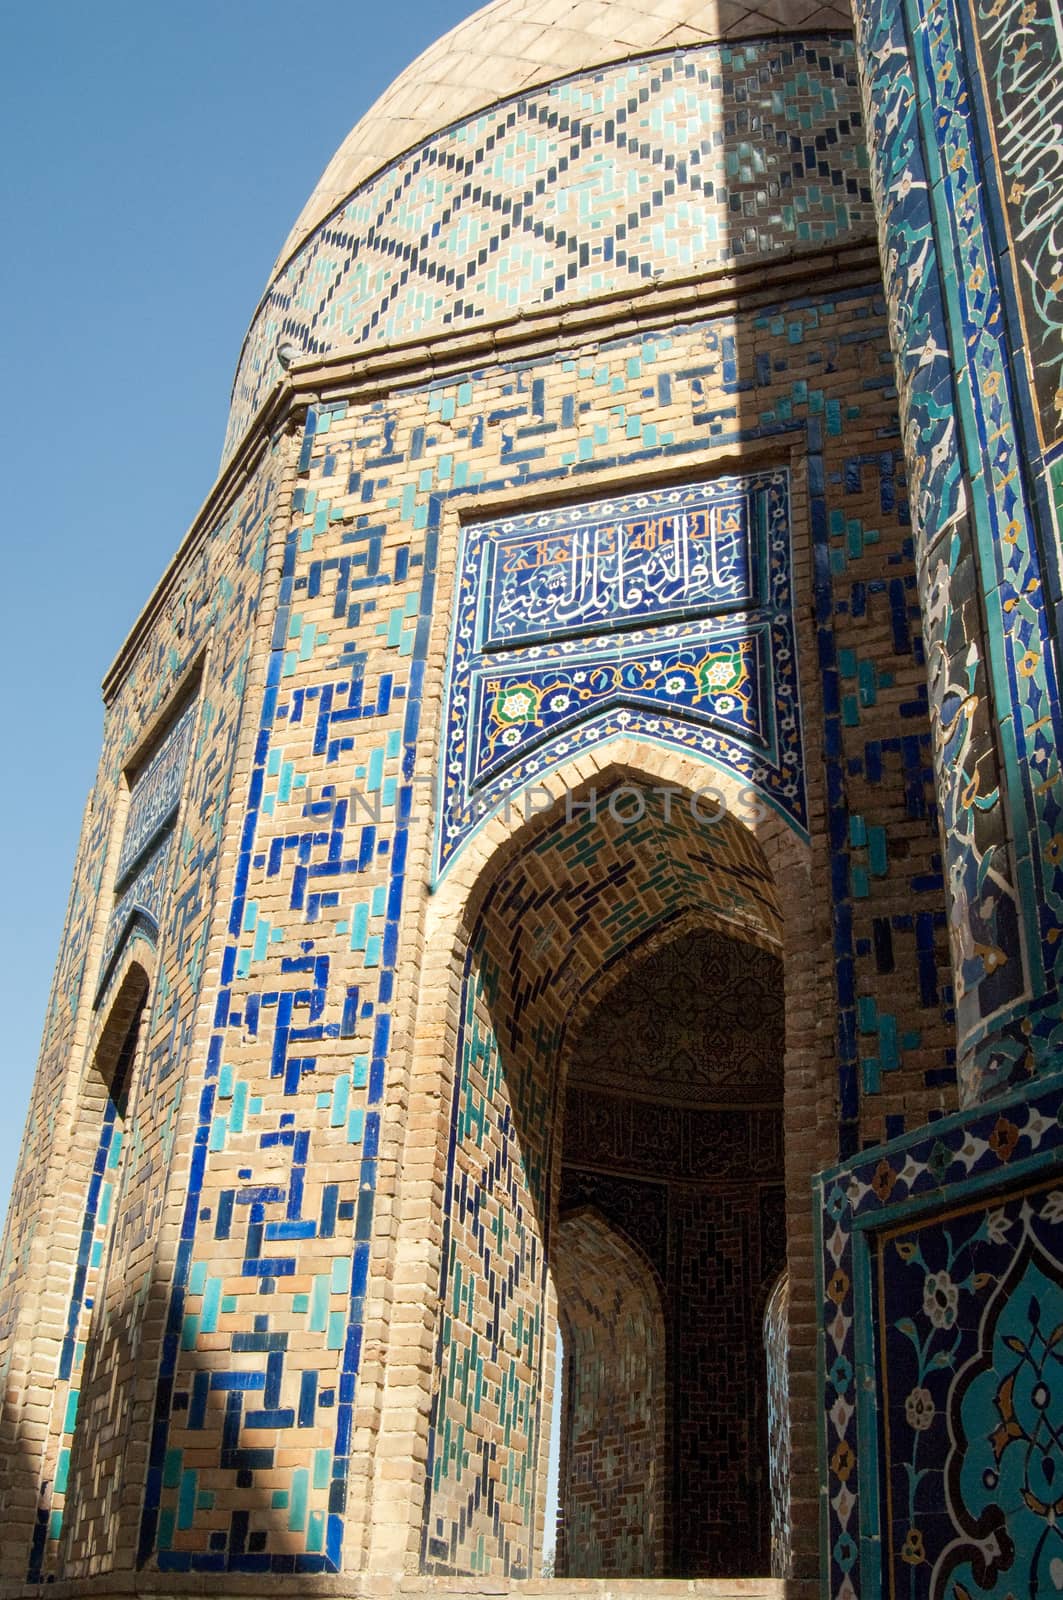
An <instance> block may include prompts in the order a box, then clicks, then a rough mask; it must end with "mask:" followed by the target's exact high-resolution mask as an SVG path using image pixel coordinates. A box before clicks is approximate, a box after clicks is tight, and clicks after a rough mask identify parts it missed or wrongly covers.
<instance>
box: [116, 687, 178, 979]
mask: <svg viewBox="0 0 1063 1600" xmlns="http://www.w3.org/2000/svg"><path fill="white" fill-rule="evenodd" d="M196 712H197V707H196V705H195V703H194V702H193V704H192V705H190V706H188V707H187V708H186V710H185V711H183V712H182V714H181V715H180V717H179V718H178V719H177V721H176V722H175V723H174V725H173V727H172V728H170V729H169V730H168V731H167V733H166V736H165V738H164V739H163V741H162V744H161V745H160V747H159V749H158V750H157V751H156V752H155V754H154V755H153V756H152V758H151V760H150V761H149V763H148V765H147V766H146V767H145V768H144V770H143V771H142V772H138V773H137V775H136V776H135V778H134V779H133V781H132V784H131V786H130V791H129V811H128V814H127V817H126V826H125V832H124V834H123V835H122V848H121V850H120V851H119V852H118V865H117V868H116V869H115V888H116V892H117V896H118V898H117V901H116V904H115V907H114V910H113V911H112V912H111V920H110V923H109V924H108V927H107V935H106V939H105V941H104V947H103V959H102V962H101V977H100V989H101V990H102V989H103V988H104V987H105V986H106V983H107V979H108V977H109V976H110V972H111V966H112V963H113V961H114V959H115V958H116V956H117V955H118V952H119V949H120V947H121V944H122V942H123V941H124V939H125V938H126V936H127V934H128V932H129V931H130V928H131V927H132V926H133V924H134V923H136V925H137V926H139V927H141V928H142V929H143V931H144V932H145V933H146V935H147V937H148V938H149V940H151V941H152V943H154V942H155V939H156V937H157V935H158V929H159V920H160V918H161V916H162V903H163V895H164V894H165V892H166V878H167V867H168V865H169V857H170V835H171V832H172V823H173V821H174V819H175V817H176V815H177V808H178V805H179V803H180V799H181V785H182V783H183V781H184V775H185V765H186V763H187V761H188V752H189V750H190V748H191V745H192V734H193V731H194V729H195V723H196Z"/></svg>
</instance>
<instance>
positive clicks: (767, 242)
mask: <svg viewBox="0 0 1063 1600" xmlns="http://www.w3.org/2000/svg"><path fill="white" fill-rule="evenodd" d="M866 167H867V155H866V152H865V150H864V146H863V140H862V137H861V113H860V100H859V94H858V91H857V85H856V72H855V62H854V54H853V45H852V41H851V40H850V39H848V38H845V37H838V36H824V37H820V38H816V39H810V40H808V41H799V40H796V39H771V40H767V41H746V40H744V41H743V42H742V43H741V45H738V46H735V45H716V44H714V45H707V46H704V47H703V48H700V49H693V50H679V51H676V52H674V53H667V54H661V55H657V56H653V57H651V58H650V59H648V60H643V61H626V62H622V63H620V64H618V65H616V66H610V67H607V68H604V69H603V70H602V71H600V72H596V73H593V74H590V73H587V74H583V75H582V76H579V77H575V78H569V79H566V80H565V81H563V82H561V83H554V84H547V85H544V86H542V87H539V88H536V89H534V90H533V91H531V92H529V93H528V94H526V95H521V96H519V97H516V98H514V99H511V100H506V101H503V102H501V103H500V104H498V105H496V106H492V107H490V108H489V109H488V110H486V111H483V112H480V113H478V114H477V115H476V116H475V117H473V118H471V119H469V120H468V121H466V122H463V123H459V124H458V125H457V126H455V127H452V128H448V129H445V130H444V131H443V132H441V133H438V134H436V135H434V136H433V137H432V138H430V139H428V140H426V141H425V143H424V144H422V145H421V146H419V147H418V148H417V149H415V150H413V151H410V152H408V153H407V154H406V155H404V156H403V157H402V158H401V159H400V160H399V161H398V162H396V163H394V164H393V165H392V166H390V167H387V168H385V169H384V171H382V172H381V173H379V174H378V175H377V176H376V177H374V178H371V179H370V180H369V181H368V182H367V183H366V184H364V185H363V186H362V188H361V189H360V190H358V191H357V192H356V193H355V194H353V195H352V196H351V197H350V199H349V200H347V201H345V202H344V203H343V205H342V206H340V207H339V209H338V210H337V211H336V212H334V213H333V215H332V216H330V217H328V218H327V219H326V220H325V221H324V222H323V223H322V224H321V225H320V227H318V228H317V230H316V231H315V232H314V233H313V234H312V235H311V236H310V238H309V239H308V240H307V241H306V243H305V244H304V245H303V246H302V247H301V249H300V250H298V251H297V253H296V254H295V255H294V256H293V257H292V259H291V260H290V261H289V262H288V263H287V264H286V266H285V267H284V268H283V270H282V272H281V273H280V275H279V276H278V278H277V280H276V281H275V282H274V283H273V284H272V285H271V287H270V288H269V290H268V291H267V293H266V296H265V298H264V300H263V301H262V304H261V306H260V307H259V310H258V313H257V315H256V317H255V320H254V322H253V324H252V326H251V329H250V331H249V333H248V335H247V339H246V341H245V344H244V349H243V352H242V355H241V359H240V367H239V371H238V373H237V376H236V382H235V385H234V389H233V396H234V399H233V411H232V415H231V417H230V422H229V432H228V437H227V440H226V454H228V453H229V451H231V450H232V449H233V448H234V447H235V445H236V442H237V440H238V439H239V438H240V436H241V434H242V432H243V430H244V428H245V426H246V425H247V422H248V421H249V419H250V418H251V416H253V414H254V412H255V410H256V409H257V407H258V405H259V404H260V403H261V401H262V400H263V399H264V398H265V395H266V393H267V392H268V390H269V388H270V386H271V384H273V383H274V382H275V381H276V380H277V378H278V377H280V375H281V368H280V366H279V364H278V361H277V354H276V347H277V344H278V343H279V342H283V341H289V342H291V343H294V344H295V345H296V346H297V347H298V348H299V350H301V351H305V352H306V353H307V354H322V353H324V352H326V351H329V350H336V349H339V348H342V347H344V346H354V345H359V344H378V343H379V344H386V343H388V342H391V341H395V340H403V339H409V338H412V337H413V336H415V335H416V334H418V333H420V332H422V331H424V330H425V329H428V328H439V327H446V326H461V325H462V324H467V323H469V322H471V321H476V320H481V319H499V318H506V319H508V318H510V317H512V316H513V315H514V314H516V313H518V312H520V311H523V310H526V309H527V308H528V307H529V306H532V305H548V304H550V303H551V302H554V301H557V300H560V299H578V298H586V297H587V296H590V295H598V294H602V293H605V292H608V291H609V290H612V289H622V288H626V287H630V286H632V285H636V284H638V283H643V282H652V281H653V279H654V278H655V277H659V276H660V275H661V274H662V273H663V274H668V275H669V276H675V277H682V276H685V275H689V274H691V273H699V272H709V271H711V270H712V269H713V268H718V267H725V266H728V265H730V264H732V263H734V262H746V261H750V260H756V259H758V258H760V257H764V256H767V255H770V254H771V253H772V252H774V251H781V250H790V249H802V248H808V247H810V246H815V245H823V244H828V243H832V242H834V241H836V240H842V239H846V238H849V237H852V236H853V235H858V234H860V233H866V232H870V230H871V229H872V227H873V225H874V218H873V212H872V208H871V195H870V192H869V189H868V186H867V178H866Z"/></svg>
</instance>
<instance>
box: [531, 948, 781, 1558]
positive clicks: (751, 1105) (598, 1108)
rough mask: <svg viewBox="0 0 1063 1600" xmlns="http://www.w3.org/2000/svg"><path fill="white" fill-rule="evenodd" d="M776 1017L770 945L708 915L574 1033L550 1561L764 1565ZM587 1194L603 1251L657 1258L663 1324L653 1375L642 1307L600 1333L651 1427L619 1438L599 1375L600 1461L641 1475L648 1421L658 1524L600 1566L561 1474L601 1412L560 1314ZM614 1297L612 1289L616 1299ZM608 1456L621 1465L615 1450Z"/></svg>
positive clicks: (776, 1155)
mask: <svg viewBox="0 0 1063 1600" xmlns="http://www.w3.org/2000/svg"><path fill="white" fill-rule="evenodd" d="M783 1031H784V1030H783V994H782V965H781V962H780V960H779V958H778V955H777V954H775V953H774V952H772V951H771V950H767V949H762V948H759V947H758V946H757V945H754V944H750V943H748V942H745V941H743V940H741V939H736V938H730V937H728V936H727V935H725V934H723V933H722V932H719V931H716V930H704V929H702V930H696V931H690V932H686V933H683V934H680V935H679V936H678V937H676V938H674V939H671V940H670V941H669V942H668V943H666V944H665V945H664V946H663V947H662V948H660V949H657V950H655V951H654V952H653V953H651V954H649V955H647V956H645V957H644V958H643V959H642V960H641V961H638V962H637V963H636V964H635V965H634V966H633V967H631V968H630V969H629V970H628V971H627V972H626V974H625V975H624V976H623V977H621V978H620V979H619V981H617V982H615V983H614V984H612V985H611V986H609V987H608V988H607V989H606V992H605V993H604V994H602V995H601V996H600V997H599V998H598V999H597V1001H596V1003H595V1004H594V1005H593V1007H592V1009H591V1010H590V1011H589V1013H588V1014H587V1016H586V1017H585V1019H584V1021H583V1022H582V1024H581V1025H580V1026H579V1028H578V1031H576V1033H575V1036H574V1038H573V1040H572V1043H571V1046H570V1049H569V1052H568V1062H567V1072H566V1090H565V1107H564V1132H563V1151H562V1175H561V1195H560V1226H559V1228H558V1230H557V1233H556V1235H555V1246H554V1249H553V1250H552V1252H551V1264H552V1266H553V1270H554V1280H555V1283H556V1285H557V1294H558V1315H559V1319H560V1323H561V1332H562V1339H563V1344H564V1351H565V1368H566V1378H565V1396H564V1404H565V1405H566V1407H567V1411H566V1412H565V1413H563V1419H562V1454H561V1462H562V1470H561V1477H560V1484H559V1504H560V1517H559V1528H560V1532H561V1537H560V1538H559V1541H558V1564H557V1572H558V1576H560V1577H577V1576H580V1577H582V1576H602V1577H619V1576H642V1577H650V1576H656V1575H659V1574H665V1575H668V1576H675V1577H738V1576H750V1575H753V1574H765V1573H768V1572H769V1571H770V1570H771V1569H772V1565H773V1563H772V1559H771V1538H770V1529H771V1473H770V1465H769V1440H768V1433H769V1428H768V1393H767V1389H768V1385H767V1370H766V1366H765V1359H764V1342H763V1333H762V1326H763V1318H764V1310H765V1304H766V1301H767V1298H768V1294H769V1291H770V1289H771V1286H772V1284H773V1283H774V1282H775V1281H776V1280H777V1278H778V1276H779V1273H780V1271H781V1269H782V1268H783V1266H784V1265H785V1259H786V1241H785V1223H784V1193H783V1186H782V1161H783V1154H782V1085H783V1072H782V1061H783ZM588 1207H590V1208H593V1212H592V1215H595V1216H597V1217H599V1218H601V1219H602V1221H601V1223H600V1224H599V1235H600V1237H601V1240H602V1249H601V1255H602V1258H603V1259H605V1258H606V1254H607V1251H606V1241H607V1240H609V1239H611V1240H613V1241H616V1242H615V1243H614V1244H613V1245H612V1251H613V1254H614V1255H615V1256H617V1257H618V1258H619V1257H620V1256H621V1254H622V1251H623V1249H624V1248H626V1250H627V1252H628V1254H629V1255H632V1254H633V1253H634V1252H635V1251H636V1250H637V1252H638V1253H639V1255H640V1256H641V1257H642V1259H643V1260H644V1261H645V1262H647V1263H648V1266H649V1270H648V1271H647V1270H645V1269H644V1272H643V1277H644V1278H655V1279H656V1281H657V1282H658V1283H659V1284H660V1285H661V1291H660V1299H659V1307H660V1316H661V1322H662V1327H663V1333H664V1339H663V1344H661V1345H660V1346H659V1348H658V1346H657V1344H656V1342H655V1341H652V1342H653V1348H654V1360H655V1362H656V1363H659V1365H658V1367H657V1370H655V1372H654V1374H653V1381H652V1383H650V1382H647V1380H646V1379H645V1378H644V1377H642V1376H641V1374H640V1373H639V1367H638V1359H639V1358H638V1354H637V1350H638V1347H639V1346H640V1345H641V1346H642V1347H643V1349H645V1350H648V1349H649V1348H650V1344H651V1339H648V1338H647V1336H646V1332H645V1331H644V1325H645V1322H646V1320H647V1319H645V1318H643V1319H642V1320H641V1321H640V1320H639V1318H638V1317H637V1316H636V1317H631V1318H629V1320H628V1322H627V1323H626V1325H624V1326H621V1325H620V1324H619V1323H618V1322H615V1321H614V1323H613V1325H612V1334H611V1338H612V1343H613V1347H614V1348H613V1349H612V1350H610V1349H609V1348H608V1346H607V1345H605V1344H603V1346H602V1349H601V1357H602V1365H603V1366H604V1365H605V1364H606V1363H608V1362H609V1361H613V1362H615V1363H617V1365H618V1366H619V1367H620V1368H624V1367H625V1366H626V1367H627V1368H628V1369H630V1370H631V1372H632V1381H633V1382H637V1383H639V1386H640V1394H639V1397H638V1398H639V1399H640V1401H641V1404H642V1408H643V1410H644V1412H645V1413H646V1414H647V1417H648V1415H649V1414H650V1413H651V1412H652V1415H653V1421H652V1425H651V1424H649V1423H648V1422H647V1421H646V1420H644V1419H643V1418H642V1417H634V1416H633V1417H632V1422H633V1427H632V1430H631V1432H630V1433H629V1434H628V1436H627V1444H626V1445H625V1443H624V1441H623V1440H620V1441H616V1440H614V1437H613V1429H612V1428H611V1426H610V1424H609V1420H608V1407H609V1404H610V1402H611V1400H612V1395H611V1387H612V1384H611V1380H610V1379H609V1377H608V1376H607V1375H606V1376H603V1377H602V1378H600V1379H599V1380H598V1381H599V1383H600V1384H601V1387H602V1391H603V1402H604V1403H603V1405H602V1411H601V1420H600V1423H599V1424H598V1425H597V1431H598V1436H599V1439H600V1442H601V1447H602V1449H603V1451H606V1452H608V1455H609V1459H610V1460H612V1461H614V1463H615V1462H619V1461H622V1460H623V1458H624V1455H625V1451H626V1454H627V1455H628V1457H629V1458H630V1467H629V1472H628V1475H629V1476H634V1475H635V1472H636V1465H635V1457H637V1456H640V1455H641V1454H644V1453H645V1445H644V1443H643V1433H642V1429H643V1428H645V1427H647V1426H651V1427H652V1430H654V1431H656V1433H657V1434H659V1435H660V1439H661V1460H662V1471H661V1474H660V1477H659V1479H658V1480H657V1481H659V1483H660V1486H661V1503H662V1507H663V1510H664V1517H663V1525H662V1526H661V1528H660V1534H659V1540H658V1543H657V1545H656V1546H655V1547H654V1549H653V1551H652V1552H651V1551H650V1550H649V1548H648V1547H646V1549H645V1556H644V1559H645V1565H643V1566H642V1567H639V1566H637V1565H631V1564H628V1563H630V1560H631V1558H632V1557H633V1556H634V1554H635V1552H634V1551H630V1552H628V1551H626V1550H625V1549H624V1548H623V1547H622V1546H621V1545H617V1546H616V1553H615V1557H614V1558H613V1564H608V1563H609V1559H610V1547H609V1546H608V1545H607V1544H606V1543H605V1542H604V1541H600V1543H601V1545H602V1561H603V1564H602V1565H600V1566H598V1567H597V1568H596V1569H589V1568H588V1567H587V1566H586V1565H585V1564H584V1561H583V1555H582V1552H583V1549H584V1548H585V1537H586V1536H585V1533H584V1532H583V1531H582V1530H583V1526H584V1523H585V1522H586V1513H585V1511H584V1506H583V1502H584V1498H585V1494H586V1490H585V1481H584V1480H585V1477H586V1474H585V1473H584V1474H583V1477H582V1478H581V1476H580V1475H579V1473H574V1472H573V1471H572V1467H573V1464H576V1465H577V1466H578V1465H579V1463H580V1456H579V1452H578V1451H577V1452H574V1451H573V1450H572V1447H571V1444H570V1442H569V1441H570V1439H571V1438H572V1436H573V1434H574V1433H575V1434H576V1435H582V1436H585V1437H586V1438H593V1436H594V1434H595V1430H596V1423H595V1419H594V1418H593V1417H592V1416H591V1415H589V1408H588V1402H587V1399H586V1398H585V1396H586V1394H587V1393H589V1392H593V1380H592V1378H591V1377H590V1376H589V1375H588V1374H587V1373H586V1372H585V1371H584V1370H583V1369H584V1368H585V1367H586V1366H587V1364H588V1360H589V1359H590V1358H589V1356H588V1355H587V1354H585V1352H584V1350H583V1348H582V1347H581V1345H580V1343H579V1341H578V1339H577V1338H576V1336H575V1335H574V1333H573V1332H572V1331H571V1330H572V1329H573V1326H574V1324H575V1323H576V1322H577V1321H578V1318H579V1316H580V1314H581V1310H582V1307H583V1306H584V1304H585V1303H586V1300H587V1295H588V1287H587V1286H588V1284H593V1283H594V1281H595V1280H594V1279H593V1277H592V1276H591V1275H590V1274H588V1272H587V1267H586V1264H585V1258H586V1256H587V1254H588V1253H589V1252H588V1251H587V1249H586V1247H583V1248H582V1249H581V1250H580V1251H579V1252H578V1253H577V1254H578V1257H579V1259H577V1260H574V1261H571V1262H570V1260H569V1259H568V1258H569V1255H570V1251H571V1249H572V1244H573V1243H574V1242H575V1241H574V1240H573V1239H572V1235H571V1233H570V1230H571V1229H572V1228H573V1227H574V1226H578V1223H579V1219H580V1218H582V1217H583V1216H584V1215H586V1208H588ZM570 1218H571V1219H572V1220H571V1221H570V1220H569V1219H570ZM614 1281H616V1282H617V1283H618V1284H619V1282H620V1281H621V1279H620V1278H619V1276H616V1277H615V1280H614ZM606 1295H607V1296H608V1287H607V1289H606ZM630 1298H631V1297H630V1296H628V1297H627V1299H630ZM622 1304H624V1305H625V1309H626V1303H625V1302H621V1300H620V1299H619V1298H617V1300H616V1305H617V1309H618V1311H619V1310H620V1308H621V1305H622ZM603 1311H604V1308H603ZM605 1314H606V1316H608V1313H605ZM577 1369H578V1370H577ZM577 1392H578V1393H579V1395H580V1397H581V1398H580V1405H581V1410H580V1413H579V1415H578V1416H577V1414H576V1400H575V1396H576V1394H577ZM635 1399H636V1397H635V1396H634V1395H632V1396H631V1397H630V1399H629V1410H630V1411H631V1412H635V1410H636V1405H635ZM612 1473H613V1476H614V1477H620V1478H622V1477H623V1475H624V1474H623V1472H622V1471H621V1470H620V1468H619V1466H618V1465H616V1464H614V1465H613V1467H612ZM600 1514H602V1515H605V1514H606V1513H605V1512H604V1510H603V1511H602V1512H600Z"/></svg>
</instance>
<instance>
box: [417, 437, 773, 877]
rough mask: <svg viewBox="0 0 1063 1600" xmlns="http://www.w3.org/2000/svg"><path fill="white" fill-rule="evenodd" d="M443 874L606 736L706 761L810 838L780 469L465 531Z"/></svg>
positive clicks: (443, 815)
mask: <svg viewBox="0 0 1063 1600" xmlns="http://www.w3.org/2000/svg"><path fill="white" fill-rule="evenodd" d="M446 714H447V740H446V749H447V751H448V759H447V762H446V765H445V768H444V771H443V773H442V776H441V795H440V807H439V813H440V825H439V838H438V842H437V856H436V866H437V873H438V872H441V871H442V870H443V869H444V868H445V867H446V866H447V865H448V863H449V862H450V860H451V859H452V858H453V856H454V854H455V853H456V851H457V850H458V849H459V848H460V847H461V845H462V844H463V843H464V841H465V839H466V838H467V837H468V836H469V835H470V833H471V832H472V831H473V830H474V829H475V827H476V826H477V825H478V824H479V823H480V822H481V821H483V820H484V819H485V818H486V817H487V816H489V815H492V814H493V813H494V812H496V811H498V810H499V809H500V808H501V807H502V806H503V805H505V804H506V803H508V801H509V800H510V799H512V797H513V795H514V794H515V793H516V792H519V791H520V790H521V789H526V788H529V787H531V786H533V785H534V784H535V783H536V782H537V781H538V780H539V778H540V777H541V776H542V774H543V773H544V772H545V771H546V770H547V769H548V768H549V767H551V766H554V765H556V764H557V763H558V762H559V761H561V760H564V759H566V758H568V757H569V756H571V755H572V754H574V753H575V752H577V751H578V750H580V749H582V748H584V747H585V746H586V745H587V744H589V743H597V742H599V741H600V740H601V739H603V738H608V737H610V736H612V735H614V734H617V735H619V734H627V735H631V736H635V737H644V738H646V739H647V740H653V741H655V742H659V743H665V744H673V745H679V746H680V747H682V748H684V749H696V750H698V751H699V753H701V754H702V755H704V756H706V757H708V759H709V760H711V761H713V762H714V763H716V764H717V765H719V766H723V767H726V768H728V769H730V770H731V771H733V772H735V773H736V774H737V775H738V776H740V777H741V778H742V779H744V780H745V781H746V782H748V783H750V784H752V785H754V786H756V787H757V788H758V789H760V790H761V791H762V792H763V793H764V795H765V796H766V797H767V798H768V799H769V800H770V801H771V802H772V803H773V804H774V805H776V806H777V807H779V809H780V810H782V811H783V813H784V814H785V815H786V816H787V817H788V818H789V819H790V820H791V821H792V822H794V823H795V824H796V825H797V826H798V827H803V826H804V806H805V801H804V782H803V775H802V766H801V732H800V709H799V703H798V690H797V675H796V663H795V652H794V638H793V617H792V604H791V578H790V496H789V475H788V473H787V471H786V470H785V469H783V468H780V469H777V470H774V471H762V472H757V473H752V474H747V475H743V476H729V477H721V478H716V479H712V480H708V481H703V482H699V483H694V484H684V485H674V486H671V487H667V488H660V489H649V490H645V491H642V492H641V493H638V494H627V495H618V496H614V497H611V498H608V499H600V500H596V501H593V502H588V503H585V504H583V505H578V506H565V507H561V508H552V509H549V510H542V511H539V512H531V513H525V514H522V515H520V516H516V517H511V518H507V519H498V520H493V521H490V522H486V521H485V522H479V523H473V524H469V525H468V526H467V527H466V528H465V530H464V534H463V538H462V547H461V555H460V560H459V573H458V583H457V603H456V606H455V619H454V631H453V636H452V641H451V651H450V659H449V668H448V677H447V713H446Z"/></svg>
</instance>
